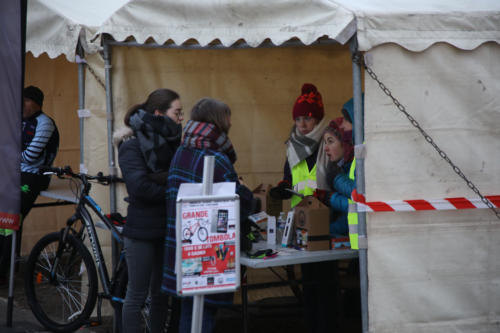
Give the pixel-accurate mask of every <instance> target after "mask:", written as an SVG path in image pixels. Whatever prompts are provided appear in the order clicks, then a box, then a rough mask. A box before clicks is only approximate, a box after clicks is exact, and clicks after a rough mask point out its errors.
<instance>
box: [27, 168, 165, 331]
mask: <svg viewBox="0 0 500 333" xmlns="http://www.w3.org/2000/svg"><path fill="white" fill-rule="evenodd" d="M45 169H46V171H47V172H46V173H50V174H55V175H57V176H58V177H60V178H63V177H69V178H70V180H71V181H72V184H75V183H76V184H77V189H76V190H75V189H73V193H75V196H76V197H77V198H78V200H77V204H76V209H75V213H74V214H73V215H72V216H71V217H70V218H68V220H67V221H66V227H64V228H63V229H61V231H59V232H53V233H50V234H47V235H45V236H44V237H42V238H41V239H40V240H39V241H38V242H37V243H36V244H35V246H34V247H33V249H32V251H31V253H30V255H29V258H28V261H27V264H26V272H25V292H26V298H27V301H28V304H29V306H30V308H31V310H32V312H33V314H34V315H35V317H36V318H37V319H38V321H40V323H41V324H42V325H43V326H44V327H45V328H47V329H48V330H51V331H53V332H57V333H65V332H73V331H75V330H77V329H79V328H80V327H82V326H84V325H85V324H88V323H89V318H90V316H91V314H92V312H93V310H94V307H95V305H96V302H97V318H98V322H100V321H101V307H102V300H103V299H107V300H109V301H110V302H111V305H112V306H113V309H114V310H115V314H116V316H117V322H118V323H119V324H121V308H122V305H123V301H124V298H125V294H126V287H127V282H128V275H127V263H126V261H125V254H124V250H123V246H122V245H123V237H122V235H121V232H120V225H122V224H123V220H122V221H120V219H123V218H120V217H121V216H120V215H119V214H118V215H113V214H111V215H105V214H103V212H102V209H101V207H99V205H98V204H97V203H96V202H95V201H94V200H93V199H92V197H91V196H90V195H89V192H90V189H91V183H92V182H97V183H99V184H102V185H109V184H111V183H112V182H120V181H122V180H121V179H119V178H118V177H115V176H104V175H102V173H98V174H97V175H96V176H91V175H87V174H83V173H73V171H72V170H71V168H70V167H64V168H45ZM74 179H77V181H74ZM88 207H90V208H91V210H92V211H93V212H94V213H95V214H96V215H97V217H98V218H99V219H100V221H102V222H103V223H104V226H105V227H106V228H107V229H108V230H110V231H111V234H112V236H113V239H114V240H116V241H117V242H118V244H119V248H121V251H120V255H119V258H118V262H117V263H116V265H115V267H114V268H113V272H112V273H113V274H112V278H111V279H110V278H109V273H108V270H107V268H106V263H105V260H104V256H103V254H102V250H101V245H100V242H99V238H98V236H97V231H96V225H95V223H94V220H93V219H92V216H91V215H90V212H89V209H88ZM78 221H80V223H77V222H78ZM85 231H87V232H86V233H85ZM86 236H88V240H89V242H90V245H91V248H92V252H93V256H92V255H91V254H90V252H89V250H88V249H87V247H86V246H85V244H84V241H85V239H86ZM96 266H97V268H96ZM98 273H99V278H100V279H99V280H100V281H101V287H102V292H100V293H98V283H99V281H98V275H97V274H98ZM55 296H57V297H55ZM169 301H170V302H173V299H172V298H170V299H169ZM171 309H172V308H171V307H170V306H169V311H168V312H167V313H166V318H165V328H164V332H167V331H169V328H170V326H171V324H172V322H173V318H172V317H173V316H172V311H171ZM143 318H144V331H145V332H149V327H148V322H149V321H148V318H149V301H148V300H147V301H146V303H145V305H144V309H143Z"/></svg>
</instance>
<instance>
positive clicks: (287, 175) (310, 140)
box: [271, 83, 337, 333]
mask: <svg viewBox="0 0 500 333" xmlns="http://www.w3.org/2000/svg"><path fill="white" fill-rule="evenodd" d="M292 115H293V120H294V122H295V123H294V125H293V127H292V130H291V133H290V137H289V138H288V140H287V142H286V143H287V150H286V155H287V160H286V162H285V167H284V177H283V180H282V181H280V182H279V183H278V186H276V187H275V188H273V189H271V196H273V197H274V198H278V199H290V198H291V207H292V208H293V207H295V206H296V205H297V204H298V203H299V202H300V201H301V200H302V199H301V197H300V196H297V195H292V193H291V192H289V191H287V189H292V190H293V191H295V192H298V193H301V194H303V195H304V196H306V195H312V194H313V193H314V190H315V189H316V188H317V181H316V179H317V177H318V176H319V178H321V179H324V176H322V175H323V173H324V172H325V169H324V168H322V167H320V165H318V163H317V161H318V155H320V160H321V157H322V156H323V154H324V152H323V151H321V150H320V149H319V145H320V143H321V140H322V136H323V133H324V131H325V128H326V127H327V125H328V123H327V122H326V120H325V119H324V118H323V117H324V106H323V101H322V99H321V94H320V93H319V92H318V89H317V88H316V87H315V86H314V85H313V84H310V83H306V84H304V85H303V86H302V91H301V94H300V96H299V97H298V98H297V99H296V101H295V104H294V106H293V112H292ZM301 271H302V281H303V289H302V290H303V296H304V316H305V318H304V319H305V326H306V327H307V329H308V331H309V332H314V333H316V332H333V331H334V330H335V329H334V328H335V322H334V319H335V316H336V313H337V311H336V309H335V305H336V301H335V299H336V294H337V283H336V276H337V273H336V265H332V263H331V262H317V263H309V264H302V265H301Z"/></svg>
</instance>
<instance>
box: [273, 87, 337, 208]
mask: <svg viewBox="0 0 500 333" xmlns="http://www.w3.org/2000/svg"><path fill="white" fill-rule="evenodd" d="M324 114H325V111H324V107H323V101H322V99H321V94H320V93H319V91H318V89H317V88H316V86H314V85H313V84H310V83H305V84H304V85H303V86H302V91H301V94H300V96H299V97H297V99H296V101H295V104H294V106H293V112H292V115H293V120H294V122H295V123H294V126H293V127H292V131H291V133H290V137H289V138H288V140H287V142H286V144H287V150H286V155H287V160H286V162H285V167H284V177H283V180H282V181H280V182H279V183H278V186H277V187H275V188H273V189H272V190H271V195H272V196H273V197H275V198H278V199H282V200H283V199H290V198H291V199H292V200H291V206H292V208H293V207H295V206H296V205H297V204H298V203H299V202H300V201H301V200H302V199H301V197H300V196H297V195H292V192H289V191H288V189H291V190H293V191H295V192H298V193H301V194H303V195H312V194H313V192H314V190H315V189H316V187H317V184H316V175H317V173H318V172H323V170H318V168H317V167H316V160H317V157H318V147H319V143H320V142H321V137H322V135H323V131H324V129H325V127H326V126H327V123H326V121H325V120H324V119H323V116H324Z"/></svg>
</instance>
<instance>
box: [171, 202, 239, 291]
mask: <svg viewBox="0 0 500 333" xmlns="http://www.w3.org/2000/svg"><path fill="white" fill-rule="evenodd" d="M181 211H182V215H181V227H182V254H181V272H180V273H181V275H182V286H181V288H182V293H185V292H193V291H200V292H201V291H202V290H205V291H207V293H210V292H214V291H216V290H217V289H227V288H230V287H235V288H236V282H237V281H236V269H235V267H236V220H235V204H234V200H225V201H204V202H183V203H182V210H181Z"/></svg>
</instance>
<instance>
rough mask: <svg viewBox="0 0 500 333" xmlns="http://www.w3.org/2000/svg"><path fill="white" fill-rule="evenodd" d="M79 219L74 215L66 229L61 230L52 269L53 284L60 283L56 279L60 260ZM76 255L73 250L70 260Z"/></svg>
mask: <svg viewBox="0 0 500 333" xmlns="http://www.w3.org/2000/svg"><path fill="white" fill-rule="evenodd" d="M78 219H79V217H78V216H77V215H76V214H75V215H73V216H71V217H70V218H69V219H68V220H67V221H66V227H64V228H63V229H61V233H60V237H59V244H58V246H57V251H56V257H55V260H54V265H53V266H52V267H51V269H50V282H51V283H52V284H56V283H57V282H58V280H57V279H56V271H57V267H58V266H59V261H60V258H61V256H62V254H63V252H64V248H65V246H66V241H67V239H68V235H69V233H70V231H71V226H72V225H73V223H75V221H77V220H78ZM74 255H75V250H72V253H71V255H70V258H73V256H74Z"/></svg>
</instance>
